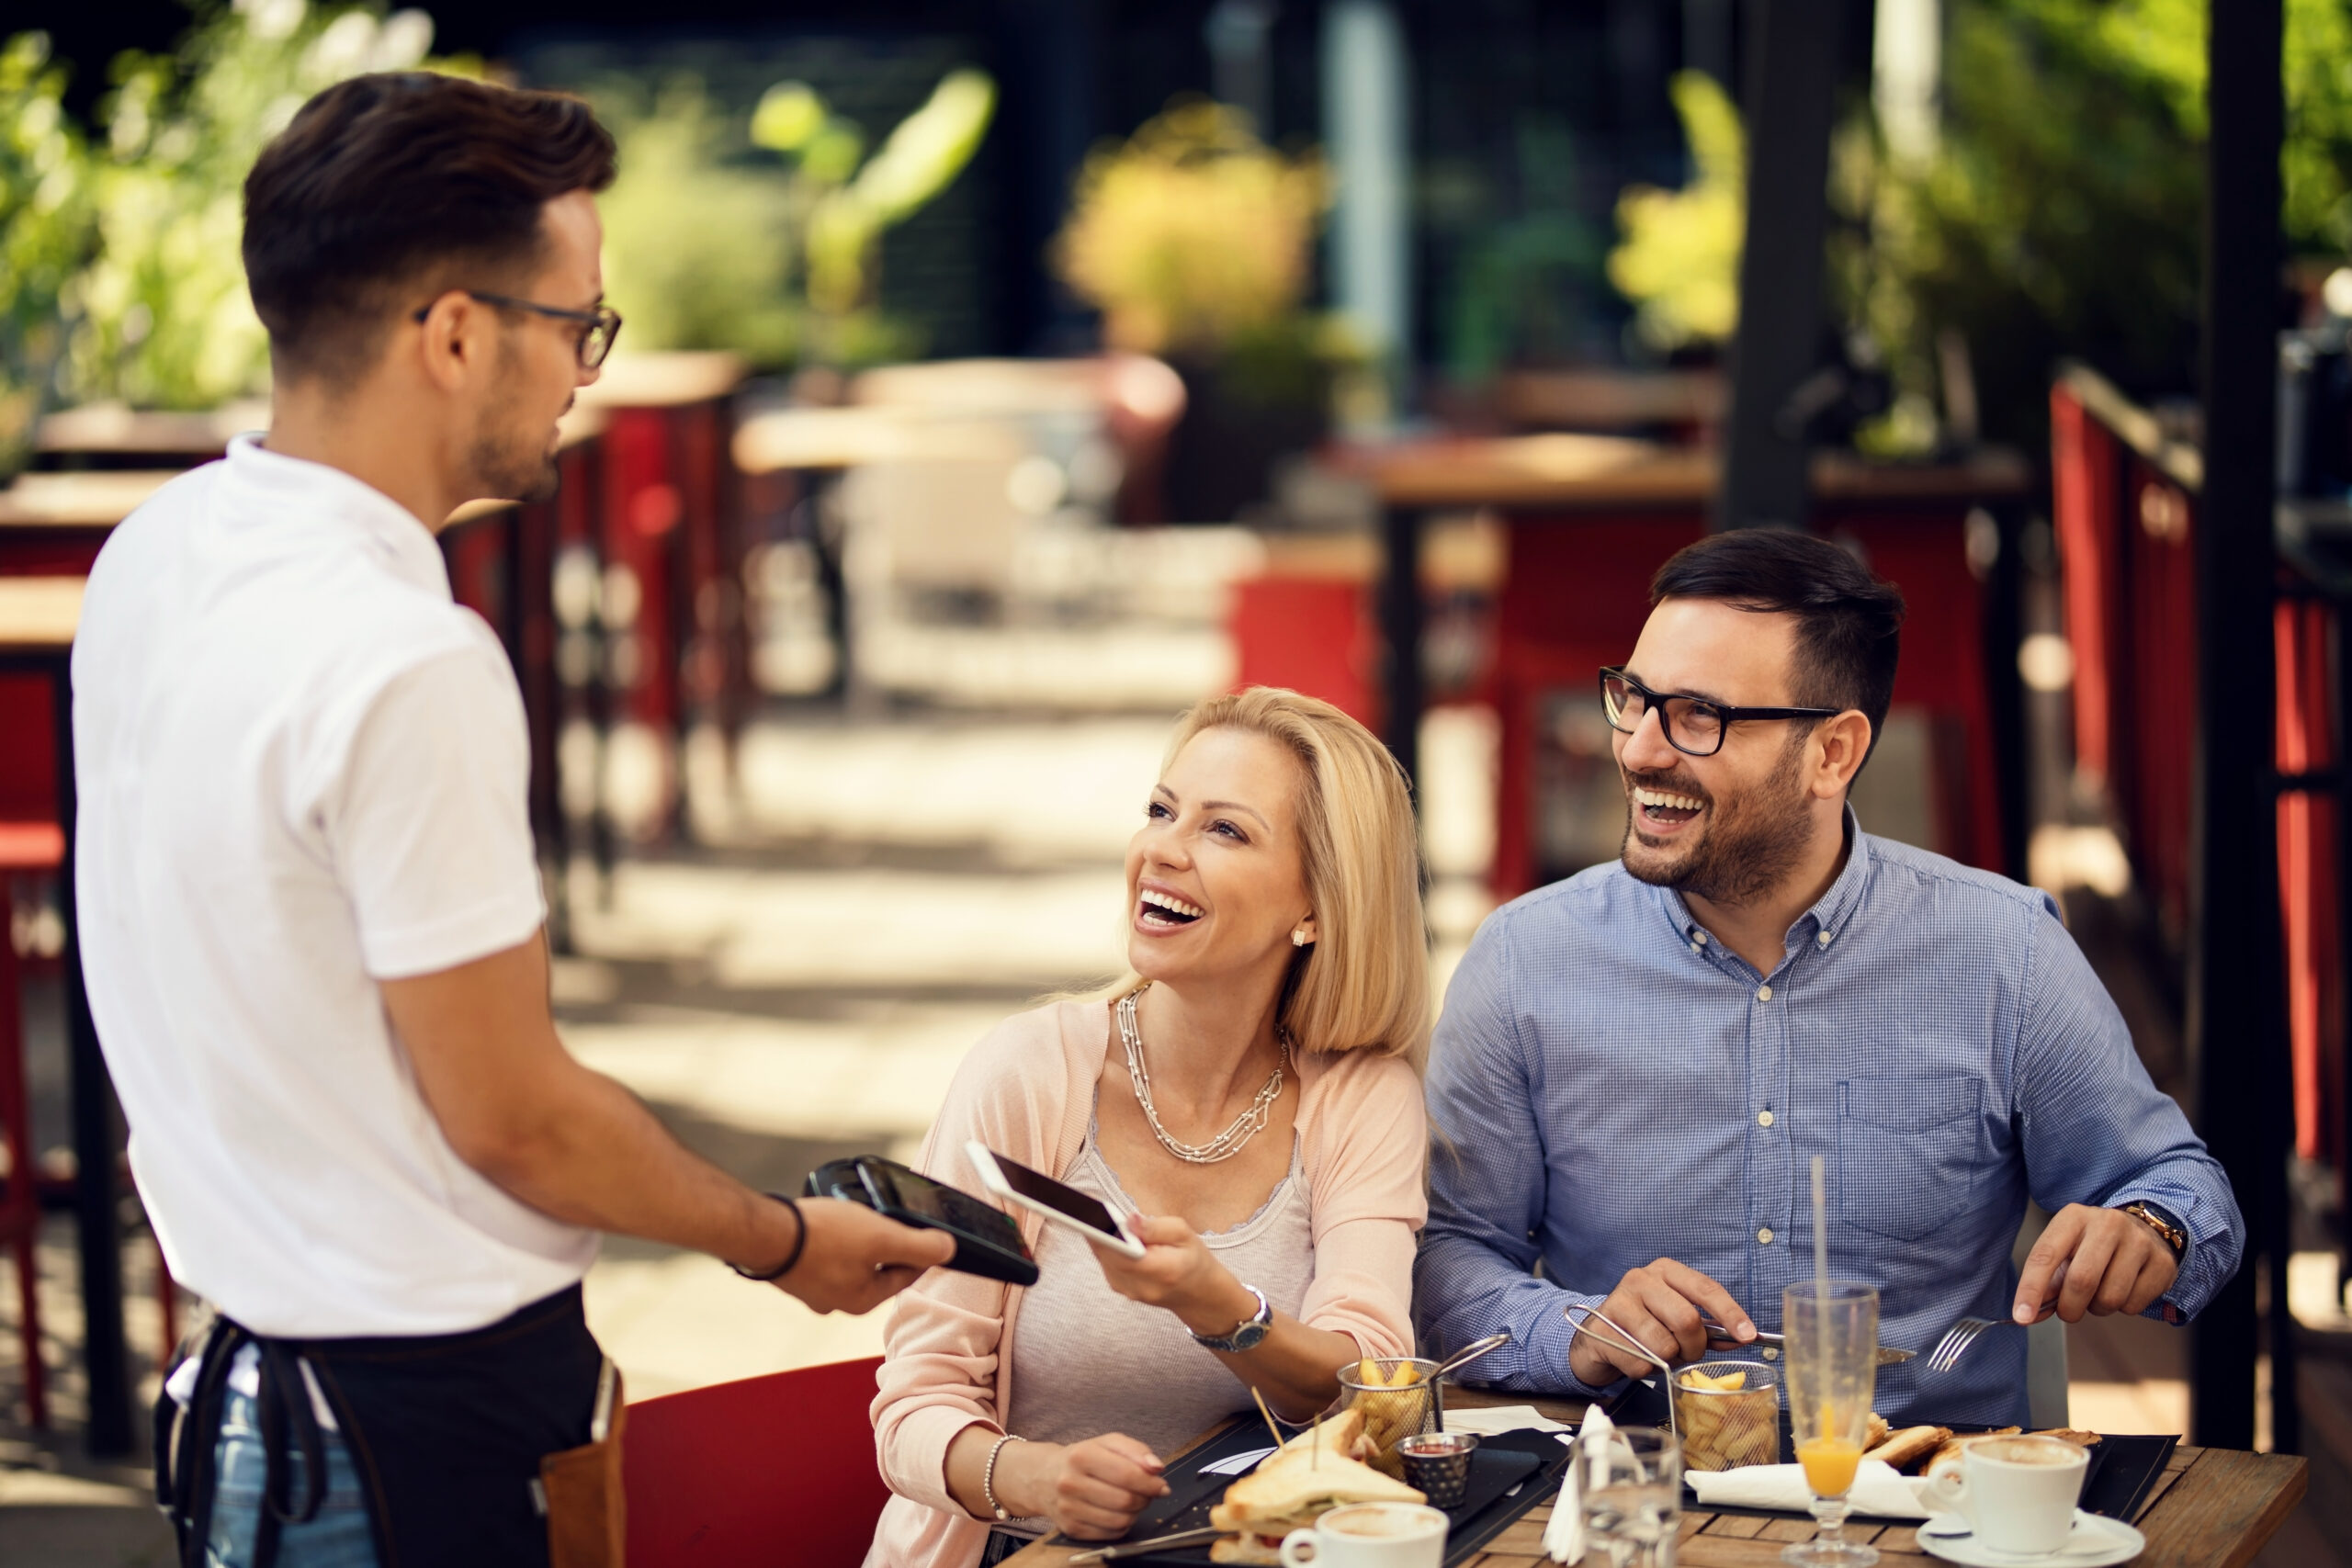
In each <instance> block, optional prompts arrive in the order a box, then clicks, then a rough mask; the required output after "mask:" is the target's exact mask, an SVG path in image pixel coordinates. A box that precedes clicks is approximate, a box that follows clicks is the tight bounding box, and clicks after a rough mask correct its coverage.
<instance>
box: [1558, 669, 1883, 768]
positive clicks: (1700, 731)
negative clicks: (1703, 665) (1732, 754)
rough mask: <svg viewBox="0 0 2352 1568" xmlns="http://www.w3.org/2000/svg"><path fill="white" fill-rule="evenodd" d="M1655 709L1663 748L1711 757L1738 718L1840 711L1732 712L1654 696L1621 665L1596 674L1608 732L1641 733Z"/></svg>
mask: <svg viewBox="0 0 2352 1568" xmlns="http://www.w3.org/2000/svg"><path fill="white" fill-rule="evenodd" d="M1653 708H1655V709H1657V722H1658V728H1660V729H1662V730H1664V731H1665V732H1666V739H1667V744H1668V745H1670V746H1672V747H1673V748H1674V749H1675V750H1678V751H1679V752H1681V753H1682V754H1683V755H1684V756H1686V757H1712V756H1713V755H1714V754H1715V753H1716V752H1718V751H1720V750H1723V749H1724V731H1725V730H1727V729H1729V728H1731V727H1732V726H1733V725H1735V724H1736V723H1738V722H1739V721H1740V720H1741V719H1744V718H1748V719H1770V718H1836V717H1837V716H1838V715H1839V714H1841V713H1843V712H1845V711H1846V710H1845V709H1843V708H1736V707H1730V706H1727V705H1724V704H1723V703H1713V702H1709V701H1708V700H1707V699H1706V698H1704V697H1686V696H1680V695H1678V694H1675V693H1671V692H1653V691H1651V690H1650V689H1649V688H1648V687H1647V686H1645V685H1643V684H1642V683H1641V682H1639V681H1636V680H1634V678H1633V677H1632V676H1631V675H1628V674H1626V673H1625V671H1624V669H1623V666H1615V667H1611V666H1608V665H1604V666H1602V667H1601V671H1600V711H1601V712H1603V713H1605V714H1607V715H1608V716H1609V728H1611V729H1614V730H1617V731H1619V732H1621V733H1623V734H1626V735H1631V734H1633V733H1634V731H1635V730H1637V729H1639V728H1641V727H1642V716H1643V715H1644V714H1645V713H1648V712H1649V711H1650V710H1651V709H1653Z"/></svg>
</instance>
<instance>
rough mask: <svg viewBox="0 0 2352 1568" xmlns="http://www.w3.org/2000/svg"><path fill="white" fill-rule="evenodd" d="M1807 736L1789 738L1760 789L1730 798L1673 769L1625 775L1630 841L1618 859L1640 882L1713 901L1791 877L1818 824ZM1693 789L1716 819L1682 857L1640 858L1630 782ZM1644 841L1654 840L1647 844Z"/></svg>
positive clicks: (1672, 790) (1757, 892)
mask: <svg viewBox="0 0 2352 1568" xmlns="http://www.w3.org/2000/svg"><path fill="white" fill-rule="evenodd" d="M1804 742H1805V735H1804V733H1803V732H1800V733H1798V734H1796V735H1792V736H1791V737H1790V738H1789V743H1788V745H1787V746H1786V747H1784V748H1782V750H1781V760H1780V761H1779V763H1778V764H1777V765H1775V766H1774V768H1773V770H1772V772H1771V774H1770V776H1769V777H1768V778H1766V779H1765V781H1764V782H1763V783H1762V784H1759V785H1758V786H1757V787H1756V788H1755V789H1754V790H1751V791H1749V792H1747V794H1745V795H1739V796H1736V797H1735V798H1733V799H1732V800H1730V801H1728V802H1726V801H1724V800H1720V799H1717V798H1715V797H1714V796H1713V795H1708V794H1707V793H1706V792H1704V791H1702V790H1701V789H1699V788H1697V787H1696V786H1695V785H1693V784H1691V783H1690V781H1688V780H1678V779H1676V778H1675V777H1674V775H1673V774H1670V773H1668V774H1664V775H1649V776H1642V777H1635V776H1632V775H1621V776H1623V777H1624V778H1625V783H1626V784H1627V786H1628V788H1627V791H1626V796H1625V807H1626V811H1625V840H1624V842H1623V845H1621V846H1620V848H1619V851H1618V854H1619V858H1620V859H1622V860H1623V862H1624V864H1625V869H1626V871H1628V872H1630V873H1631V874H1633V875H1634V876H1635V877H1637V878H1639V879H1640V880H1641V881H1644V882H1647V883H1650V884H1652V885H1653V886H1659V887H1671V888H1673V889H1675V890H1676V891H1677V892H1680V893H1691V894H1696V895H1697V896H1698V897H1702V898H1704V899H1706V900H1708V901H1709V902H1710V903H1714V904H1745V903H1748V902H1751V901H1753V900H1754V899H1755V898H1757V897H1759V896H1761V895H1762V894H1765V893H1768V892H1770V890H1771V889H1772V888H1773V887H1774V886H1778V885H1779V884H1780V883H1781V881H1783V880H1784V879H1786V878H1787V876H1788V875H1789V874H1790V873H1791V872H1792V871H1794V870H1795V869H1796V865H1797V863H1798V861H1799V860H1800V859H1802V858H1803V856H1804V847H1805V840H1807V839H1808V838H1810V837H1811V836H1812V832H1813V825H1812V822H1811V821H1810V819H1809V817H1810V814H1809V812H1808V811H1807V809H1806V806H1805V793H1804V784H1803V772H1804V754H1805V745H1804ZM1634 784H1639V785H1640V786H1642V787H1643V788H1645V789H1657V790H1663V791H1666V792H1668V793H1669V794H1674V795H1691V796H1693V797H1694V798H1697V799H1701V800H1704V801H1706V802H1707V806H1708V817H1709V820H1708V822H1707V825H1706V829H1705V831H1704V833H1703V834H1702V836H1701V838H1700V840H1699V841H1698V842H1697V843H1696V844H1694V845H1692V846H1691V848H1690V849H1688V850H1686V851H1685V852H1683V853H1682V856H1681V858H1680V859H1679V861H1677V862H1674V863H1667V864H1658V863H1651V864H1648V865H1644V864H1641V863H1637V862H1636V861H1635V859H1634V848H1635V846H1636V844H1637V843H1640V840H1638V839H1637V838H1636V837H1635V833H1636V829H1637V825H1638V824H1639V822H1640V820H1641V813H1642V808H1641V807H1640V805H1639V804H1637V803H1636V802H1635V801H1634V798H1633V793H1632V788H1631V786H1633V785H1634ZM1641 847H1642V848H1644V849H1648V848H1649V846H1648V845H1646V844H1642V845H1641Z"/></svg>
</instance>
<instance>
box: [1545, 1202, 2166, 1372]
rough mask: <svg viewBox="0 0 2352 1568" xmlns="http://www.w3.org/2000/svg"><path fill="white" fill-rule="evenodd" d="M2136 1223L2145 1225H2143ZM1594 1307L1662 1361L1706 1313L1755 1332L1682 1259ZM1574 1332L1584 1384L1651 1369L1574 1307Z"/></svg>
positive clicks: (1632, 1276)
mask: <svg viewBox="0 0 2352 1568" xmlns="http://www.w3.org/2000/svg"><path fill="white" fill-rule="evenodd" d="M2142 1228H2143V1229H2144V1228H2145V1227H2144V1226H2143V1227H2142ZM1600 1310H1601V1312H1602V1313H1603V1314H1606V1315H1607V1316H1608V1318H1609V1320H1610V1322H1611V1323H1615V1324H1617V1325H1619V1326H1621V1327H1622V1328H1623V1329H1624V1331H1625V1332H1626V1333H1628V1334H1630V1335H1632V1336H1633V1337H1634V1338H1635V1339H1636V1340H1638V1341H1639V1342H1641V1343H1642V1344H1643V1345H1645V1346H1647V1347H1648V1348H1650V1349H1652V1350H1654V1351H1656V1352H1657V1354H1658V1356H1659V1357H1660V1358H1661V1359H1665V1360H1668V1361H1695V1360H1697V1359H1699V1358H1700V1357H1702V1356H1703V1355H1705V1354H1706V1353H1707V1325H1705V1323H1703V1322H1702V1320H1701V1318H1700V1315H1699V1314H1701V1313H1702V1312H1704V1313H1705V1314H1707V1316H1709V1317H1712V1318H1713V1319H1714V1320H1715V1321H1716V1322H1717V1323H1720V1324H1722V1325H1724V1327H1726V1328H1728V1329H1730V1330H1731V1331H1732V1333H1733V1335H1734V1336H1736V1337H1737V1338H1738V1339H1740V1340H1741V1341H1742V1342H1743V1343H1745V1342H1746V1341H1747V1340H1750V1339H1753V1338H1755V1337H1756V1325H1754V1324H1753V1323H1750V1322H1749V1321H1748V1319H1747V1314H1746V1313H1745V1312H1742V1311H1741V1310H1740V1306H1739V1303H1737V1302H1736V1301H1734V1300H1732V1299H1731V1292H1729V1291H1726V1290H1724V1288H1723V1287H1722V1286H1721V1285H1718V1284H1716V1283H1715V1282H1714V1281H1713V1280H1711V1279H1709V1278H1707V1276H1706V1275H1704V1274H1702V1273H1700V1272H1699V1270H1697V1269H1693V1268H1691V1267H1690V1266H1689V1265H1688V1264H1684V1263H1677V1262H1676V1261H1675V1260H1674V1259H1673V1258H1659V1259H1658V1260H1657V1262H1655V1263H1653V1264H1651V1265H1650V1266H1649V1267H1647V1268H1646V1269H1631V1270H1629V1271H1628V1272H1627V1273H1626V1275H1625V1277H1624V1278H1623V1279H1622V1280H1618V1281H1617V1288H1616V1289H1615V1290H1613V1291H1611V1292H1609V1299H1608V1300H1607V1301H1605V1302H1603V1303H1600ZM1572 1321H1573V1322H1575V1324H1576V1325H1577V1337H1575V1338H1574V1339H1571V1340H1569V1341H1568V1370H1569V1371H1573V1372H1575V1373H1576V1375H1577V1378H1578V1379H1580V1380H1581V1381H1583V1382H1585V1383H1586V1384H1587V1385H1588V1386H1589V1387H1593V1388H1599V1387H1600V1386H1601V1385H1602V1384H1603V1383H1611V1382H1616V1381H1617V1380H1618V1379H1619V1378H1623V1377H1635V1378H1638V1377H1646V1376H1648V1375H1649V1374H1650V1373H1651V1372H1653V1371H1657V1369H1656V1368H1655V1367H1653V1366H1651V1365H1650V1364H1649V1363H1648V1362H1647V1361H1645V1360H1643V1359H1641V1358H1640V1357H1639V1356H1636V1355H1634V1353H1633V1352H1631V1351H1629V1350H1621V1349H1619V1348H1616V1347H1615V1346H1613V1345H1611V1344H1608V1343H1606V1342H1605V1341H1604V1339H1603V1336H1604V1335H1605V1336H1607V1337H1608V1338H1610V1339H1614V1338H1616V1337H1617V1336H1616V1335H1615V1334H1613V1333H1611V1332H1610V1328H1609V1325H1608V1324H1606V1323H1599V1322H1595V1321H1593V1320H1591V1319H1589V1318H1587V1317H1586V1316H1585V1314H1582V1313H1577V1314H1574V1316H1573V1318H1572Z"/></svg>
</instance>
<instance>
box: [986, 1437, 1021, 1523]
mask: <svg viewBox="0 0 2352 1568" xmlns="http://www.w3.org/2000/svg"><path fill="white" fill-rule="evenodd" d="M1027 1440H1028V1439H1026V1438H1016V1437H1014V1436H1013V1435H1012V1433H1010V1432H1007V1433H1006V1434H1005V1435H1004V1436H1003V1437H1001V1438H998V1439H997V1440H996V1446H995V1447H993V1448H991V1449H989V1462H988V1468H987V1469H985V1470H983V1471H981V1472H980V1495H981V1496H983V1497H985V1498H987V1499H988V1500H989V1512H990V1513H993V1514H994V1515H996V1517H997V1518H998V1519H999V1520H1000V1521H1001V1520H1004V1519H1009V1518H1011V1517H1012V1515H1011V1514H1009V1513H1006V1512H1005V1509H1004V1505H1003V1504H1001V1503H1000V1502H998V1501H997V1500H996V1456H997V1455H999V1454H1001V1453H1002V1452H1004V1445H1005V1444H1007V1443H1019V1442H1025V1441H1027Z"/></svg>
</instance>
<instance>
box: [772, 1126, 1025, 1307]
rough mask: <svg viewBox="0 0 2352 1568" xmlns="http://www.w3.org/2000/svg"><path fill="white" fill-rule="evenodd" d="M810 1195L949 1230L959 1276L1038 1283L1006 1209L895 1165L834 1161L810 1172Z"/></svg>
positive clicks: (868, 1158) (879, 1160)
mask: <svg viewBox="0 0 2352 1568" xmlns="http://www.w3.org/2000/svg"><path fill="white" fill-rule="evenodd" d="M808 1192H809V1196H810V1197H812V1198H840V1199H842V1200H844V1201H848V1202H852V1203H862V1204H864V1205H865V1207H867V1208H869V1209H871V1210H873V1211H874V1212H875V1213H877V1214H880V1215H882V1216H883V1217H884V1218H886V1219H892V1220H896V1221H898V1222H899V1224H902V1225H914V1226H916V1227H918V1228H920V1229H922V1230H939V1231H945V1232H946V1233H947V1234H948V1235H952V1236H954V1237H955V1238H956V1256H955V1257H954V1258H951V1259H949V1261H948V1263H947V1265H946V1266H947V1267H948V1268H950V1269H955V1270H956V1272H958V1273H962V1274H978V1275H979V1276H980V1277H981V1278H983V1279H988V1280H1003V1281H1004V1282H1005V1283H1007V1284H1010V1285H1034V1284H1035V1283H1036V1282H1037V1260H1036V1258H1035V1257H1033V1256H1032V1255H1031V1254H1030V1251H1029V1244H1028V1243H1027V1242H1024V1241H1023V1240H1022V1239H1021V1227H1020V1226H1019V1225H1016V1224H1013V1223H1012V1220H1011V1219H1010V1218H1008V1217H1007V1216H1006V1215H1005V1214H1004V1213H1003V1212H1002V1211H1001V1210H999V1209H995V1208H992V1207H990V1206H989V1204H987V1203H985V1202H983V1201H980V1200H979V1199H978V1198H975V1197H974V1196H972V1194H970V1193H969V1192H963V1191H959V1190H956V1189H955V1188H953V1187H950V1186H947V1185H946V1184H945V1183H944V1182H938V1181H933V1179H931V1178H929V1177H927V1176H925V1175H923V1174H922V1172H920V1171H917V1170H914V1169H912V1168H910V1167H907V1166H903V1165H900V1164H899V1162H898V1161H896V1160H890V1159H884V1158H883V1157H882V1156H879V1155H862V1156H859V1157H857V1158H855V1159H837V1160H833V1161H831V1162H830V1163H828V1164H825V1165H821V1166H820V1167H818V1168H816V1169H815V1170H812V1171H810V1172H809V1184H808Z"/></svg>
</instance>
